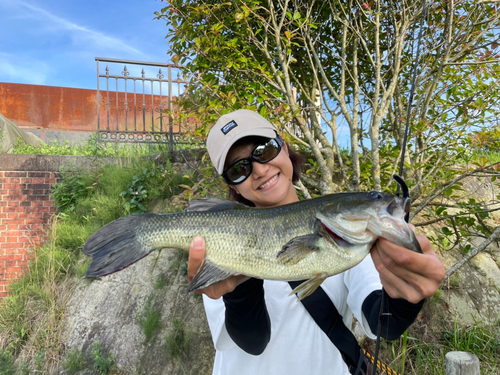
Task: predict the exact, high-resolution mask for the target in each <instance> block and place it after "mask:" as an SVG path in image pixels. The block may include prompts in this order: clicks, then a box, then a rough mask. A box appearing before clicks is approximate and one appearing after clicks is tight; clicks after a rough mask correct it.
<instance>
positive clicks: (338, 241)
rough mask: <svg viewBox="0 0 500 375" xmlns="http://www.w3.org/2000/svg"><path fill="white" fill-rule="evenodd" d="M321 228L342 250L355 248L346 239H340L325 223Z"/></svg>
mask: <svg viewBox="0 0 500 375" xmlns="http://www.w3.org/2000/svg"><path fill="white" fill-rule="evenodd" d="M321 226H322V227H323V230H324V231H325V232H326V233H327V234H328V236H329V237H330V239H332V240H333V242H335V243H336V244H337V245H338V246H339V247H342V248H348V247H352V246H355V244H353V243H351V242H349V241H347V240H345V239H344V238H342V237H340V236H339V235H338V234H337V233H335V232H334V231H332V230H331V229H330V228H329V227H328V226H327V225H326V224H325V223H323V222H321Z"/></svg>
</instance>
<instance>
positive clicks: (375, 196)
mask: <svg viewBox="0 0 500 375" xmlns="http://www.w3.org/2000/svg"><path fill="white" fill-rule="evenodd" d="M368 198H370V199H373V200H376V199H382V198H383V195H382V193H379V192H378V191H371V192H369V193H368Z"/></svg>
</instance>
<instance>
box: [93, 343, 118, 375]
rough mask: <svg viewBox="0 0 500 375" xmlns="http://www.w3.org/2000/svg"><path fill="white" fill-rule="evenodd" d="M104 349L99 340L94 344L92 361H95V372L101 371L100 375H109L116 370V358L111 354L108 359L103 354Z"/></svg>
mask: <svg viewBox="0 0 500 375" xmlns="http://www.w3.org/2000/svg"><path fill="white" fill-rule="evenodd" d="M103 349H104V348H103V347H102V346H101V343H100V342H99V340H96V341H94V342H93V343H92V360H93V361H94V370H97V371H99V374H100V375H106V374H109V373H110V372H111V371H113V370H115V369H116V364H115V361H114V359H115V357H114V356H113V355H111V354H109V355H108V356H107V357H106V356H105V355H104V354H103Z"/></svg>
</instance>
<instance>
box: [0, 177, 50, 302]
mask: <svg viewBox="0 0 500 375" xmlns="http://www.w3.org/2000/svg"><path fill="white" fill-rule="evenodd" d="M57 177H58V173H54V172H33V171H0V298H3V297H5V296H6V295H7V286H8V284H9V283H10V282H11V281H12V280H15V279H18V278H20V277H21V275H22V274H23V273H24V271H25V269H26V267H27V265H28V261H29V259H30V256H31V252H32V249H33V248H34V247H36V246H40V245H41V244H42V243H43V242H44V241H46V240H48V236H47V231H48V229H49V226H50V221H51V218H52V215H53V214H54V213H55V210H56V209H55V207H54V204H53V202H52V200H51V198H50V191H51V186H52V184H54V183H55V182H56V180H57Z"/></svg>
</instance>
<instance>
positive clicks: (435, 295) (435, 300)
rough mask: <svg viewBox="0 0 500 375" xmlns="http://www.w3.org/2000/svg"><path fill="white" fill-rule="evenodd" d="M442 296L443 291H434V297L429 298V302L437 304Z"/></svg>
mask: <svg viewBox="0 0 500 375" xmlns="http://www.w3.org/2000/svg"><path fill="white" fill-rule="evenodd" d="M442 294H443V290H442V289H438V290H437V291H436V293H434V295H433V296H432V297H431V301H432V302H438V301H439V299H440V298H441V295H442Z"/></svg>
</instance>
